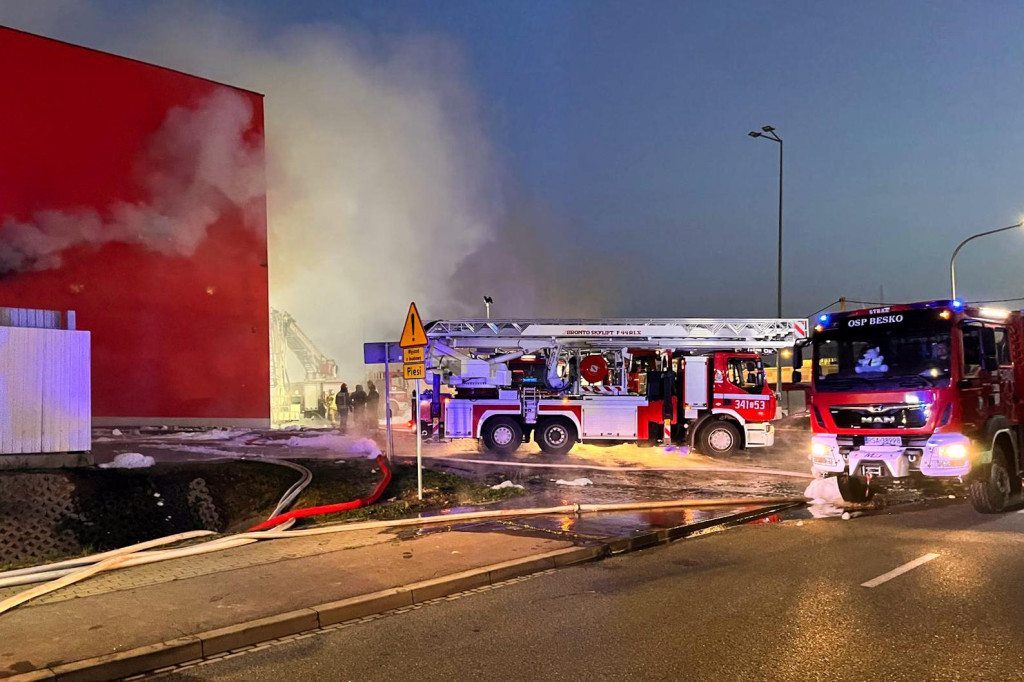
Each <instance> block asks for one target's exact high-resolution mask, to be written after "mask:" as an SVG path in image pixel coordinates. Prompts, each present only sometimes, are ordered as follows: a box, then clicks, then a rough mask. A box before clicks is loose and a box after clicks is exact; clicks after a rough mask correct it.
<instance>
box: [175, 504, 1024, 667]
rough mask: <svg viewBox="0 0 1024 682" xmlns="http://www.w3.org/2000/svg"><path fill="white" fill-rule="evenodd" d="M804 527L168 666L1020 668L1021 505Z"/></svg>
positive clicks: (635, 557)
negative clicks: (1000, 510) (999, 510)
mask: <svg viewBox="0 0 1024 682" xmlns="http://www.w3.org/2000/svg"><path fill="white" fill-rule="evenodd" d="M799 524H800V525H798V523H797V522H796V521H791V522H786V523H782V524H768V525H757V526H746V527H743V528H738V529H733V530H729V531H725V532H721V533H714V534H710V535H706V536H703V537H699V538H693V539H688V540H683V541H680V542H676V543H674V544H672V545H668V546H662V547H657V548H653V549H649V550H645V551H642V552H639V553H634V554H629V555H624V556H620V557H616V558H612V559H608V560H605V561H601V562H598V563H594V564H589V565H586V566H582V567H577V568H570V569H564V570H560V571H557V572H554V573H550V574H546V575H540V576H537V577H534V578H531V579H529V580H525V581H523V582H520V583H516V584H512V585H508V586H504V587H500V588H498V589H494V590H491V591H487V592H482V593H478V594H470V595H467V596H464V597H460V598H457V599H453V600H451V601H444V602H441V603H438V604H431V605H427V606H424V607H422V608H419V609H416V610H412V611H409V612H406V613H401V614H397V615H391V616H386V617H383V618H380V619H377V620H373V621H370V622H365V623H357V624H354V625H351V626H348V627H346V628H344V629H341V630H337V631H333V632H328V633H324V634H317V635H315V636H311V637H308V638H306V639H303V640H299V641H294V642H287V643H283V644H279V645H275V646H270V647H268V648H265V649H262V650H259V651H255V652H250V653H244V654H241V655H238V656H235V657H233V658H229V659H225V660H221V661H214V662H210V663H207V664H206V665H203V666H201V667H195V668H190V669H186V670H183V671H180V672H177V673H174V674H171V675H166V676H164V679H173V680H191V679H204V680H247V681H249V680H252V681H261V680H266V681H272V682H281V681H282V680H293V679H299V680H416V679H436V680H443V679H448V680H542V679H543V680H595V679H665V680H669V679H671V680H745V681H746V680H800V681H801V682H806V681H808V680H914V681H918V680H996V679H999V680H1021V679H1024V514H1018V513H1010V514H1007V515H1004V516H999V517H986V516H981V515H978V514H976V513H975V512H974V511H972V510H971V509H970V508H969V507H968V506H966V505H954V506H943V507H938V508H931V509H925V510H918V511H905V512H902V513H897V514H890V515H878V516H871V517H861V518H855V519H852V520H849V521H841V520H833V519H828V520H814V521H810V520H808V521H802V522H799ZM929 554H937V555H938V556H937V557H935V558H933V559H931V560H926V559H924V557H925V556H926V555H929ZM915 560H921V561H923V563H921V564H920V565H918V566H916V567H915V568H912V569H911V570H908V571H907V572H905V573H902V574H901V575H898V576H896V577H893V578H892V579H890V580H888V581H885V582H882V583H881V584H878V585H877V586H875V587H863V586H862V583H865V582H868V581H871V580H873V579H876V578H879V577H880V576H884V575H885V574H887V573H888V572H890V571H892V570H893V569H896V568H897V567H900V566H902V565H904V564H907V563H908V562H912V561H915Z"/></svg>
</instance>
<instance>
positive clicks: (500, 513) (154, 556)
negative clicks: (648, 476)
mask: <svg viewBox="0 0 1024 682" xmlns="http://www.w3.org/2000/svg"><path fill="white" fill-rule="evenodd" d="M377 462H378V463H379V464H380V465H381V471H382V472H383V477H382V480H381V482H380V483H378V485H377V487H376V488H375V489H374V491H373V493H371V494H370V495H369V496H367V497H365V498H360V499H358V500H353V501H351V502H344V503H341V504H335V505H321V506H319V507H309V508H307V509H297V510H295V511H293V512H289V513H286V514H281V515H279V516H276V517H272V518H270V519H268V520H267V521H265V522H263V523H262V524H259V525H257V526H255V527H254V528H261V527H263V528H265V529H264V530H258V531H246V532H244V533H238V534H236V535H228V536H225V537H222V538H217V539H214V540H211V541H209V542H205V543H201V544H198V545H190V546H187V547H179V548H175V549H168V550H160V551H140V550H144V549H146V548H148V547H154V546H159V545H163V544H170V543H172V542H178V541H181V540H185V539H190V538H195V537H201V536H204V535H212V534H213V533H211V532H210V531H192V532H190V533H180V534H178V535H173V536H169V537H166V538H158V539H156V540H150V541H148V542H145V543H140V544H137V545H131V546H130V547H125V548H122V549H119V550H112V551H110V552H104V553H103V554H99V555H94V556H92V557H83V558H81V559H74V560H69V561H67V562H60V563H57V564H50V565H47V566H38V567H33V568H31V569H21V570H19V571H11V572H7V573H0V587H7V586H11V585H17V584H25V583H26V582H39V581H42V580H48V581H50V582H46V583H44V584H42V585H37V586H36V587H33V588H31V589H28V590H25V591H24V592H20V593H18V594H16V595H14V596H13V597H9V598H8V599H5V600H3V601H0V614H3V613H6V612H7V611H9V610H11V609H13V608H15V607H17V606H20V605H21V604H24V603H25V602H27V601H30V600H31V599H35V598H36V597H40V596H43V595H45V594H49V593H50V592H53V591H55V590H58V589H60V588H62V587H67V586H68V585H72V584H74V583H76V582H79V581H81V580H85V579H86V578H89V577H91V576H93V575H96V574H98V573H102V572H104V571H109V570H113V569H115V568H127V567H129V566H141V565H144V564H150V563H155V562H158V561H165V560H167V559H178V558H183V557H188V556H196V555H199V554H208V553H211V552H216V551H220V550H224V549H231V548H234V547H241V546H244V545H247V544H251V543H253V542H258V541H260V540H275V539H284V538H299V537H309V536H314V535H325V534H331V533H341V532H347V531H357V530H382V529H387V528H401V527H409V526H427V525H432V524H439V523H445V524H448V523H453V522H456V521H475V520H480V519H500V518H514V517H522V516H545V515H550V514H585V513H598V512H615V511H636V510H650V509H673V508H677V509H678V508H685V507H713V506H734V505H744V506H746V505H767V504H783V503H788V502H800V503H803V502H806V501H807V500H806V499H805V498H803V497H740V498H709V499H680V500H661V501H655V502H623V503H615V504H578V503H577V504H567V505H559V506H556V507H529V508H525V509H495V510H491V511H475V512H463V513H458V514H438V515H437V516H427V517H417V518H408V519H395V520H390V521H362V522H357V523H343V524H335V525H325V526H316V527H313V528H304V529H300V530H283V529H281V528H280V526H282V525H284V526H285V527H286V528H287V526H290V525H291V524H292V523H294V522H295V520H296V519H298V518H304V517H309V516H315V515H319V514H329V513H334V512H336V511H343V510H344V509H355V508H357V507H361V506H366V505H369V504H372V503H373V502H375V501H376V500H377V499H378V498H379V497H380V495H381V494H382V493H383V492H384V489H385V488H386V487H387V484H388V483H390V481H391V471H390V469H389V468H388V467H387V461H386V459H384V457H383V456H382V455H381V456H378V459H377ZM286 517H287V518H286ZM97 559H101V560H99V561H97ZM87 562H91V563H88V564H87V565H83V564H86V563H87ZM72 564H74V566H75V567H74V568H59V567H61V566H65V567H66V566H69V565H72ZM55 569H57V570H55ZM25 571H31V572H32V573H31V575H26V574H25V573H24V572H25ZM15 573H17V574H19V575H12V574H15Z"/></svg>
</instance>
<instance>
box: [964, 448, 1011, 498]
mask: <svg viewBox="0 0 1024 682" xmlns="http://www.w3.org/2000/svg"><path fill="white" fill-rule="evenodd" d="M1010 476H1011V474H1010V471H1009V470H1008V469H1007V467H1006V455H1005V454H1004V453H1003V448H1002V447H1001V446H999V445H997V446H996V447H995V449H993V451H992V463H991V464H989V465H988V467H987V468H986V470H985V471H984V475H983V476H982V477H981V478H978V479H974V480H972V481H971V482H970V483H969V484H968V486H967V496H968V497H970V498H971V506H972V507H974V509H975V511H979V512H981V513H982V514H998V513H1000V512H1002V511H1003V510H1004V509H1006V507H1007V506H1009V504H1010V494H1011V492H1012V489H1013V483H1012V481H1011V480H1010Z"/></svg>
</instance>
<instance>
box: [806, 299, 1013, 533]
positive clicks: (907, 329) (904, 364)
mask: <svg viewBox="0 0 1024 682" xmlns="http://www.w3.org/2000/svg"><path fill="white" fill-rule="evenodd" d="M814 322H815V323H816V326H815V328H814V332H813V334H812V337H811V343H812V345H813V353H814V363H813V373H814V375H813V391H812V396H811V410H810V411H811V428H812V431H813V436H812V438H811V455H810V457H811V461H812V466H813V469H814V471H815V472H816V473H818V474H819V475H849V476H851V477H855V478H857V479H860V480H862V481H863V480H867V481H868V482H870V480H871V479H872V478H882V479H894V478H904V477H917V476H924V477H939V478H945V479H954V480H960V481H962V482H963V483H965V484H966V487H967V490H968V495H969V497H970V500H971V503H972V504H973V505H974V508H975V509H977V510H978V511H980V512H986V513H995V512H999V511H1002V510H1003V509H1005V508H1006V507H1007V506H1008V504H1009V503H1010V501H1011V500H1012V499H1013V497H1014V496H1015V495H1016V494H1017V493H1019V492H1020V490H1021V473H1022V467H1021V419H1022V416H1024V413H1022V405H1021V397H1020V396H1019V395H1018V393H1017V390H1016V389H1015V386H1024V383H1022V379H1024V377H1022V376H1021V372H1024V320H1022V316H1021V313H1020V312H1013V313H1010V312H1008V311H1003V310H996V309H991V308H973V307H969V306H965V305H964V304H963V303H962V302H961V301H958V300H946V301H932V302H927V303H913V304H908V305H892V306H886V307H880V308H871V309H865V310H856V311H853V312H847V313H836V314H831V315H830V314H823V315H821V316H820V317H819V318H818V319H816V320H814ZM798 355H799V354H798Z"/></svg>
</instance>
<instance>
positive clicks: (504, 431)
mask: <svg viewBox="0 0 1024 682" xmlns="http://www.w3.org/2000/svg"><path fill="white" fill-rule="evenodd" d="M493 437H494V442H495V443H497V444H498V445H508V444H509V443H511V442H512V429H510V428H509V427H507V426H499V427H498V428H496V429H494V436H493Z"/></svg>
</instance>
